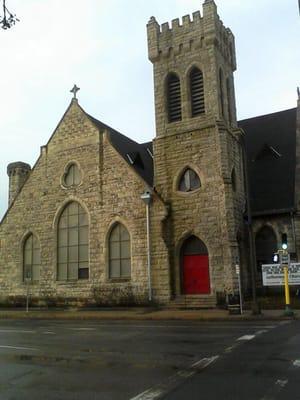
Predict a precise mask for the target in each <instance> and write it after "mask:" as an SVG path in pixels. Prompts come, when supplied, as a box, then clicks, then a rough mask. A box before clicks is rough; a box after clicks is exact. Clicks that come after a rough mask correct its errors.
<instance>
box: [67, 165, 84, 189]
mask: <svg viewBox="0 0 300 400" xmlns="http://www.w3.org/2000/svg"><path fill="white" fill-rule="evenodd" d="M80 182H81V173H80V170H79V168H78V165H76V164H75V163H72V164H70V165H69V167H68V169H67V172H66V173H65V175H64V185H65V186H67V187H70V186H76V185H79V183H80Z"/></svg>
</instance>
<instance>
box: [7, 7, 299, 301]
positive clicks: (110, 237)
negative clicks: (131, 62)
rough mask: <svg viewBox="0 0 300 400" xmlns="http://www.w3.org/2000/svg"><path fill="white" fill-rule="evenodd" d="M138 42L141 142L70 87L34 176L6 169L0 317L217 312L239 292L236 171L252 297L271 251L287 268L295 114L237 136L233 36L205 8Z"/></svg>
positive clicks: (293, 239) (292, 231) (242, 252)
mask: <svg viewBox="0 0 300 400" xmlns="http://www.w3.org/2000/svg"><path fill="white" fill-rule="evenodd" d="M147 33H148V51H149V53H148V54H149V59H150V61H151V62H152V64H153V71H154V95H155V116H156V136H155V138H154V139H153V141H152V142H149V143H143V144H139V143H136V142H135V141H133V140H131V139H129V138H128V137H126V136H124V135H123V134H121V133H120V132H117V131H116V130H114V129H113V128H111V127H109V126H107V125H105V124H104V123H102V122H101V121H99V120H97V119H96V118H94V117H92V116H91V115H89V114H88V113H87V112H86V111H85V110H84V109H83V108H82V107H81V106H80V105H79V103H78V100H77V98H76V91H77V88H76V87H74V90H73V92H74V98H73V99H72V101H71V104H70V105H69V107H68V109H67V110H66V112H65V113H64V115H63V117H62V119H61V120H60V122H59V123H58V126H57V128H56V129H55V131H54V133H53V134H52V136H51V137H50V139H49V141H48V143H47V144H46V145H44V146H42V147H41V153H40V156H39V158H38V160H37V161H36V163H35V165H34V166H33V167H32V168H31V166H30V165H28V164H26V163H24V162H20V161H19V162H14V163H11V164H9V165H8V167H7V173H8V175H9V206H8V210H7V212H6V214H5V215H4V217H3V219H2V221H1V224H0V288H1V290H0V302H1V304H20V303H22V302H23V301H24V298H25V296H26V292H27V288H28V287H29V291H30V296H31V299H32V302H33V303H35V304H40V305H64V304H78V305H106V304H107V305H121V304H123V305H134V304H147V303H149V302H153V303H157V304H172V303H174V302H175V304H181V305H182V304H183V305H186V306H199V307H201V306H202V307H215V306H217V305H218V304H219V303H221V302H224V301H225V299H226V297H227V296H228V295H229V294H232V293H234V292H235V291H236V290H237V287H238V279H237V275H236V268H235V266H236V264H237V263H238V264H239V265H240V267H241V275H242V283H243V290H244V292H246V291H247V290H248V289H249V287H250V281H251V280H250V269H249V262H248V260H249V249H248V247H249V246H248V236H247V226H246V223H245V221H246V220H247V219H248V221H249V215H248V216H247V207H246V198H247V193H246V188H247V185H246V180H245V176H246V175H245V171H246V169H245V168H244V167H245V165H247V167H248V168H247V170H248V175H247V176H248V179H247V181H249V185H248V186H249V187H250V192H249V195H250V205H251V210H252V211H251V215H252V224H253V230H254V236H255V245H256V262H257V270H256V280H257V285H258V286H259V285H260V271H259V268H260V264H261V263H262V262H268V261H270V257H271V256H272V253H273V251H275V250H276V249H277V247H278V246H279V245H280V243H281V240H282V237H286V238H287V240H288V243H289V250H290V252H292V254H293V257H294V258H295V259H297V257H298V256H299V254H300V214H299V200H300V199H299V196H300V158H299V149H300V147H299V146H300V142H299V140H300V129H299V122H300V115H299V113H300V103H299V102H298V109H296V108H294V109H291V110H286V111H282V112H278V113H275V114H270V115H264V116H260V117H256V118H250V119H247V120H244V121H240V122H237V119H236V106H235V94H234V80H233V72H234V71H235V69H236V58H235V43H234V36H233V34H232V33H231V31H230V29H228V28H226V27H225V26H224V25H223V23H222V21H221V20H220V18H219V16H218V14H217V8H216V5H215V3H214V1H213V0H206V1H205V3H204V4H203V13H202V15H200V12H198V11H197V12H195V13H193V15H192V17H190V16H188V15H187V16H184V17H183V18H182V21H181V22H180V21H179V20H178V19H175V20H173V21H172V23H171V25H169V24H168V23H164V24H162V25H161V26H160V25H159V24H158V23H157V21H156V20H155V18H154V17H151V19H150V21H149V23H148V25H147ZM297 113H298V123H297V124H298V125H296V121H297V119H296V114H297ZM244 154H246V158H245V157H244V156H243V155H244ZM244 161H245V162H244ZM248 205H249V204H248ZM249 209H250V207H248V214H249ZM284 235H285V236H284Z"/></svg>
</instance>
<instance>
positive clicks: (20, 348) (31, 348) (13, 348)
mask: <svg viewBox="0 0 300 400" xmlns="http://www.w3.org/2000/svg"><path fill="white" fill-rule="evenodd" d="M0 349H12V350H33V351H37V350H38V349H35V348H33V347H19V346H4V345H0Z"/></svg>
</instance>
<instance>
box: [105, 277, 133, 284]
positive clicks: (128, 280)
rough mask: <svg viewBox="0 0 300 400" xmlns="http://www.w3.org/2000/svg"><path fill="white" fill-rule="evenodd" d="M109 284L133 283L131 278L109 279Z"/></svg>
mask: <svg viewBox="0 0 300 400" xmlns="http://www.w3.org/2000/svg"><path fill="white" fill-rule="evenodd" d="M107 282H108V283H126V282H131V278H130V277H128V278H108V279H107Z"/></svg>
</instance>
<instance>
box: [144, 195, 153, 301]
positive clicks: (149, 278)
mask: <svg viewBox="0 0 300 400" xmlns="http://www.w3.org/2000/svg"><path fill="white" fill-rule="evenodd" d="M141 199H142V200H143V202H144V203H145V204H146V224H147V266H148V300H149V302H151V301H152V282H151V250H150V245H151V242H150V203H151V201H152V195H151V193H150V191H149V190H146V191H145V192H144V193H143V194H142V195H141Z"/></svg>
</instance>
